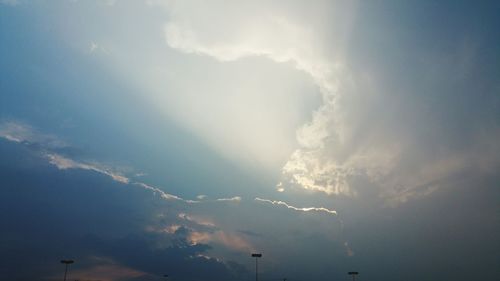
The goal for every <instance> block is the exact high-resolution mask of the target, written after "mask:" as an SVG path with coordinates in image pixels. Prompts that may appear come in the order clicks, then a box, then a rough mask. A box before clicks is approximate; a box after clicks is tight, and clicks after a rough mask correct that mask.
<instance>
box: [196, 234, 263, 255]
mask: <svg viewBox="0 0 500 281" xmlns="http://www.w3.org/2000/svg"><path fill="white" fill-rule="evenodd" d="M188 240H189V241H190V243H191V244H192V245H196V244H199V243H203V244H220V245H224V246H225V247H227V248H229V249H232V250H237V251H240V252H244V253H250V252H252V251H253V250H254V248H253V247H252V246H251V245H250V244H249V243H248V241H246V240H245V239H244V238H243V237H241V236H239V235H236V234H232V233H227V232H224V231H221V230H217V231H215V232H198V231H193V232H191V233H190V234H189V236H188Z"/></svg>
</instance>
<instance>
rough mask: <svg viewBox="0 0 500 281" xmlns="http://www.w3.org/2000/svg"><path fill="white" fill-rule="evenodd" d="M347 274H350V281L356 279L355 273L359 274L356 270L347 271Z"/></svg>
mask: <svg viewBox="0 0 500 281" xmlns="http://www.w3.org/2000/svg"><path fill="white" fill-rule="evenodd" d="M347 274H349V275H352V281H356V275H358V274H359V272H357V271H349V272H347Z"/></svg>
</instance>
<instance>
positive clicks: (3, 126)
mask: <svg viewBox="0 0 500 281" xmlns="http://www.w3.org/2000/svg"><path fill="white" fill-rule="evenodd" d="M0 138H4V139H6V140H8V141H12V142H18V143H26V144H35V145H39V146H41V147H42V148H47V149H57V148H64V147H67V146H68V144H67V143H66V142H65V141H63V140H61V139H60V138H58V137H56V136H54V135H50V134H43V133H41V132H39V131H38V130H36V129H35V128H33V127H31V126H30V125H28V124H25V123H22V122H18V121H3V122H0Z"/></svg>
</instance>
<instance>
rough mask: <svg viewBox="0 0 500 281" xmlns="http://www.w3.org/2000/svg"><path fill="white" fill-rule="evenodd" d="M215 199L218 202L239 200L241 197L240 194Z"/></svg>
mask: <svg viewBox="0 0 500 281" xmlns="http://www.w3.org/2000/svg"><path fill="white" fill-rule="evenodd" d="M215 201H219V202H241V197H240V196H234V197H231V198H219V199H216V200H215Z"/></svg>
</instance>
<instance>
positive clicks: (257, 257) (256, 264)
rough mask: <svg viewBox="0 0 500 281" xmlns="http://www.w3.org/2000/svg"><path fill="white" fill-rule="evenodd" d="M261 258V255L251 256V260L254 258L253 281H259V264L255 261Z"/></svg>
mask: <svg viewBox="0 0 500 281" xmlns="http://www.w3.org/2000/svg"><path fill="white" fill-rule="evenodd" d="M261 257H262V254H252V258H255V281H259V262H258V261H257V260H258V259H259V258H261Z"/></svg>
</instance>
